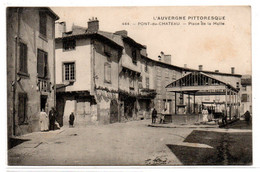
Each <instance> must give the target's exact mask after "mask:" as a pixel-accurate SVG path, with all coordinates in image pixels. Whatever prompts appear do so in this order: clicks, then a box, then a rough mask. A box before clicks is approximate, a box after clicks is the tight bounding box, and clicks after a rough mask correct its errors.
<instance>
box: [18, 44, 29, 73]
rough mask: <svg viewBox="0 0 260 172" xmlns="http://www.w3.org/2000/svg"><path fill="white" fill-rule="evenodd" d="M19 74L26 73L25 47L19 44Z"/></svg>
mask: <svg viewBox="0 0 260 172" xmlns="http://www.w3.org/2000/svg"><path fill="white" fill-rule="evenodd" d="M19 62H20V72H23V73H27V72H28V71H27V45H26V44H24V43H20V60H19Z"/></svg>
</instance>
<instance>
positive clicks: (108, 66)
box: [104, 63, 111, 83]
mask: <svg viewBox="0 0 260 172" xmlns="http://www.w3.org/2000/svg"><path fill="white" fill-rule="evenodd" d="M104 72H105V73H104V76H105V82H106V83H111V64H109V63H105V70H104Z"/></svg>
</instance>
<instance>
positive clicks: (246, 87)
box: [240, 75, 252, 115]
mask: <svg viewBox="0 0 260 172" xmlns="http://www.w3.org/2000/svg"><path fill="white" fill-rule="evenodd" d="M240 92H241V93H240V94H241V113H240V114H241V115H243V114H244V113H245V112H246V111H249V112H250V114H252V76H251V75H243V76H242V78H241V89H240Z"/></svg>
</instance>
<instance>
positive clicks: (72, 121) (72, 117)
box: [69, 112, 75, 127]
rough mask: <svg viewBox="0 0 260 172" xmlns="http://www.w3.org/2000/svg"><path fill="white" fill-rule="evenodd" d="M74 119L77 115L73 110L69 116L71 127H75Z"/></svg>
mask: <svg viewBox="0 0 260 172" xmlns="http://www.w3.org/2000/svg"><path fill="white" fill-rule="evenodd" d="M74 119H75V116H74V114H73V112H71V114H70V117H69V124H70V127H73V125H74Z"/></svg>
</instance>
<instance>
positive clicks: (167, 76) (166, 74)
mask: <svg viewBox="0 0 260 172" xmlns="http://www.w3.org/2000/svg"><path fill="white" fill-rule="evenodd" d="M165 78H169V69H165Z"/></svg>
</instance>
